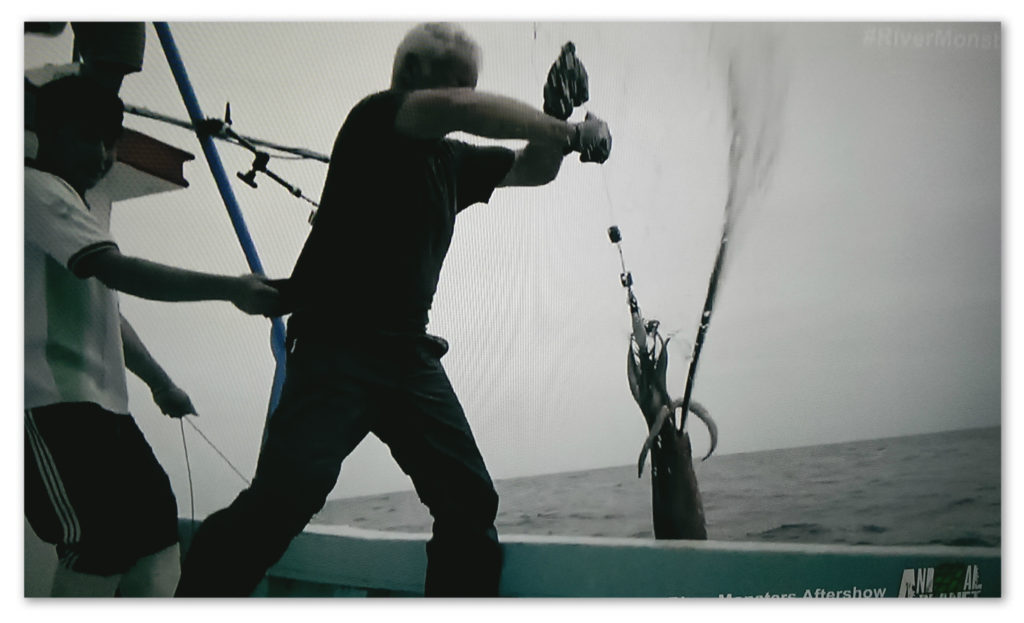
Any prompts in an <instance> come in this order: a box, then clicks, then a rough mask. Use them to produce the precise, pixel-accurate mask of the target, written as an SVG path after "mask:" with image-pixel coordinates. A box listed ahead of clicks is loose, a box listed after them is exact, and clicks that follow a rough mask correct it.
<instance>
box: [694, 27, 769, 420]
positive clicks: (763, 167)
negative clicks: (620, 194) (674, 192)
mask: <svg viewBox="0 0 1024 623" xmlns="http://www.w3.org/2000/svg"><path fill="white" fill-rule="evenodd" d="M726 32H727V37H726V38H725V39H726V41H725V58H726V59H727V65H726V67H727V69H726V76H725V86H726V93H725V96H726V98H725V99H726V112H727V115H728V116H727V133H728V136H729V151H728V194H727V195H726V201H725V209H724V216H723V220H724V222H723V225H722V239H721V243H720V244H719V248H718V253H717V256H716V258H715V265H714V268H713V269H712V272H711V277H710V279H709V280H708V289H707V296H706V298H705V301H704V309H703V311H702V313H701V316H700V321H699V327H698V329H697V335H696V338H695V339H694V341H693V350H692V355H691V356H690V364H689V369H688V371H687V376H686V386H685V392H684V394H683V398H682V402H681V404H682V413H683V414H686V413H687V410H688V408H689V405H690V399H691V396H692V392H693V384H694V377H695V375H696V371H697V362H698V360H699V359H700V353H701V348H702V346H703V344H704V338H705V336H706V334H707V330H708V326H709V325H710V323H711V312H712V309H713V307H714V303H715V298H716V294H717V292H718V286H719V282H720V281H721V278H722V274H723V272H724V269H725V265H726V261H725V259H726V255H727V254H726V249H727V247H728V242H729V238H730V235H731V234H732V231H733V228H734V227H735V225H736V222H737V221H738V220H739V216H740V214H741V213H742V212H743V211H744V210H745V209H746V208H747V206H748V205H749V204H750V203H751V200H752V199H753V198H755V197H756V196H757V195H758V194H759V193H761V192H762V191H763V190H764V189H765V187H766V185H767V182H768V180H769V178H770V174H771V171H772V168H773V165H774V163H775V157H776V154H777V153H778V150H779V147H780V143H781V140H780V139H781V133H782V121H783V119H782V112H783V104H784V101H785V97H784V94H785V84H786V82H785V81H784V80H781V79H780V76H779V72H778V70H777V65H776V56H777V54H776V49H777V44H776V42H775V40H774V38H772V37H771V33H770V32H769V33H765V32H764V31H763V30H760V29H759V30H757V31H749V27H745V26H730V27H728V29H727V31H726ZM715 35H716V32H715V31H714V28H713V29H712V38H711V41H712V42H714V41H715V40H716V39H719V37H716V36H715ZM734 37H735V39H734ZM731 41H735V43H731Z"/></svg>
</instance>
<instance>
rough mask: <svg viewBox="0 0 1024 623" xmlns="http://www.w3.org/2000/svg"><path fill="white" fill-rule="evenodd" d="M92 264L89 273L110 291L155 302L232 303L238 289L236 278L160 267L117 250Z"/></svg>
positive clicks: (105, 254) (90, 259) (105, 253)
mask: <svg viewBox="0 0 1024 623" xmlns="http://www.w3.org/2000/svg"><path fill="white" fill-rule="evenodd" d="M83 261H85V260H83ZM89 262H90V263H89V267H88V272H89V273H90V274H92V275H93V276H95V277H96V278H97V279H99V280H100V281H101V282H103V284H104V285H106V286H107V287H109V288H111V289H113V290H117V291H119V292H124V293H126V294H132V295H134V296H138V297H141V298H145V299H151V300H155V301H204V300H222V301H230V300H232V294H233V293H234V292H235V290H236V289H237V279H236V278H234V277H225V276H221V275H211V274H208V273H201V272H196V271H191V270H184V269H181V268H175V267H172V266H166V265H164V264H157V263H156V262H150V261H149V260H144V259H142V258H138V257H129V256H125V255H121V254H120V253H119V252H117V251H115V250H111V251H106V252H103V253H100V254H97V257H95V258H89Z"/></svg>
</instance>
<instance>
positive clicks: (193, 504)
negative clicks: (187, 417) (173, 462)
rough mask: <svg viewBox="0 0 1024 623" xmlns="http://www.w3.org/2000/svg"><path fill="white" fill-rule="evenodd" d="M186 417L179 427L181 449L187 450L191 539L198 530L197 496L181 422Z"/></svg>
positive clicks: (186, 466)
mask: <svg viewBox="0 0 1024 623" xmlns="http://www.w3.org/2000/svg"><path fill="white" fill-rule="evenodd" d="M183 419H184V417H181V418H178V426H179V427H180V428H181V447H182V448H184V449H185V471H186V473H187V474H188V505H189V511H190V518H191V520H192V523H191V524H190V526H189V527H190V532H189V534H190V537H189V540H191V538H192V537H194V536H195V530H196V496H195V493H194V491H193V490H192V465H191V463H189V460H188V443H187V442H186V441H185V425H184V424H183V423H182V422H181V420H183Z"/></svg>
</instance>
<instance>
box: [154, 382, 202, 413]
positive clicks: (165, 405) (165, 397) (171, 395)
mask: <svg viewBox="0 0 1024 623" xmlns="http://www.w3.org/2000/svg"><path fill="white" fill-rule="evenodd" d="M153 402H155V403H156V406H158V407H160V411H162V412H163V414H164V415H166V416H168V417H172V418H181V417H185V416H186V415H189V414H191V415H198V413H196V408H195V407H193V406H192V400H191V399H190V398H189V397H188V394H186V393H185V391H184V390H183V389H181V388H180V387H178V386H177V385H173V384H172V385H169V386H167V387H161V388H158V389H154V390H153Z"/></svg>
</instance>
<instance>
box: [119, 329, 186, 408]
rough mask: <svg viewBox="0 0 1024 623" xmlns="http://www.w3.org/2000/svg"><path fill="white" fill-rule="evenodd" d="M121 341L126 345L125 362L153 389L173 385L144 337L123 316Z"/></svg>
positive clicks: (126, 365)
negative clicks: (140, 336)
mask: <svg viewBox="0 0 1024 623" xmlns="http://www.w3.org/2000/svg"><path fill="white" fill-rule="evenodd" d="M121 342H122V344H123V347H124V364H125V367H127V368H128V369H129V370H131V371H132V373H133V374H135V375H136V376H137V377H139V378H140V379H142V381H143V382H144V383H145V384H146V385H148V386H149V387H150V389H152V390H153V391H156V390H158V389H161V388H165V387H169V386H171V385H173V383H172V382H171V378H170V377H169V376H168V375H167V373H166V372H165V371H164V369H163V368H162V367H160V364H158V363H157V362H156V360H155V359H153V356H152V355H151V354H150V352H149V350H148V349H147V348H146V345H145V344H143V343H142V339H141V338H139V335H138V334H137V333H136V332H135V329H134V328H132V325H131V324H130V323H129V322H128V320H127V319H126V318H125V317H124V316H121Z"/></svg>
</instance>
